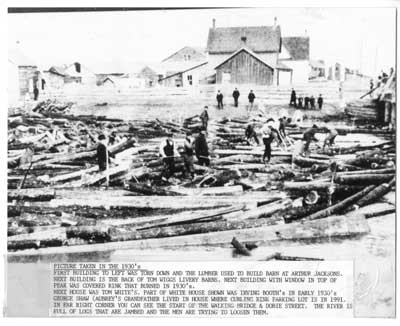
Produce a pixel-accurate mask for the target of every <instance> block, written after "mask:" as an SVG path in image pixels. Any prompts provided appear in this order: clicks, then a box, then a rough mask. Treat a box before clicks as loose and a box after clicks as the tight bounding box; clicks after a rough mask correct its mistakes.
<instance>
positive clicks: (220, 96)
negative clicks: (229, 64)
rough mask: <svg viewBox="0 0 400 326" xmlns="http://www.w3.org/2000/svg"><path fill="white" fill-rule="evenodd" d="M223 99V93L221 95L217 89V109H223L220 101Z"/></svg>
mask: <svg viewBox="0 0 400 326" xmlns="http://www.w3.org/2000/svg"><path fill="white" fill-rule="evenodd" d="M223 99H224V95H222V93H221V91H219V90H218V93H217V105H218V109H223V108H224V103H223V102H222V101H223Z"/></svg>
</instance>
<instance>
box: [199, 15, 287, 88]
mask: <svg viewBox="0 0 400 326" xmlns="http://www.w3.org/2000/svg"><path fill="white" fill-rule="evenodd" d="M281 49H282V38H281V29H280V26H279V25H277V23H276V19H275V22H274V25H273V26H251V27H218V28H217V27H215V20H213V26H212V28H210V30H209V33H208V41H207V53H208V63H209V65H210V67H212V68H214V69H215V70H216V75H217V78H216V82H217V83H224V82H227V81H230V82H233V83H236V84H241V83H255V84H258V83H261V84H262V85H273V84H279V78H278V75H279V74H282V73H288V76H289V78H290V75H291V68H290V67H288V66H286V65H285V64H280V63H279V54H280V52H281ZM257 69H262V70H265V71H268V76H267V77H261V75H262V73H261V71H258V70H257ZM278 72H279V73H278ZM218 76H219V77H218ZM253 77H254V78H255V79H253Z"/></svg>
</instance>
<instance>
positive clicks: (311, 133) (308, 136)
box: [303, 125, 318, 154]
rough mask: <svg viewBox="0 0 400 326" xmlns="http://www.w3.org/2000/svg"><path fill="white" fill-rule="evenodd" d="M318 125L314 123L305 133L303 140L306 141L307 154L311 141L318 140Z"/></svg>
mask: <svg viewBox="0 0 400 326" xmlns="http://www.w3.org/2000/svg"><path fill="white" fill-rule="evenodd" d="M317 130H318V127H317V126H316V125H313V126H312V127H311V128H308V129H307V130H306V131H305V132H304V134H303V142H304V152H305V153H306V154H307V152H308V148H309V147H310V143H311V142H312V141H318V139H317V138H315V134H316V133H317Z"/></svg>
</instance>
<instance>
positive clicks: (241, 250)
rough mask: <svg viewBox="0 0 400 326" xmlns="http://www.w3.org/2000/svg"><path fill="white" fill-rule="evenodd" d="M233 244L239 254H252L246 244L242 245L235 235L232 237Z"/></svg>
mask: <svg viewBox="0 0 400 326" xmlns="http://www.w3.org/2000/svg"><path fill="white" fill-rule="evenodd" d="M231 244H232V246H234V247H235V249H236V251H237V252H238V253H239V254H241V255H243V256H251V253H250V251H249V250H248V249H247V248H246V247H245V246H244V245H242V244H241V243H240V242H239V241H238V240H237V239H236V238H235V237H233V238H232V241H231Z"/></svg>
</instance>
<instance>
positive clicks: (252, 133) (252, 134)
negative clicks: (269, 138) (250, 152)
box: [245, 123, 260, 145]
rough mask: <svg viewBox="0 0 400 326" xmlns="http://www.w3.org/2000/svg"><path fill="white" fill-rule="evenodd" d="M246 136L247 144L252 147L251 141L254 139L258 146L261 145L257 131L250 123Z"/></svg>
mask: <svg viewBox="0 0 400 326" xmlns="http://www.w3.org/2000/svg"><path fill="white" fill-rule="evenodd" d="M245 136H246V141H247V144H249V145H250V140H251V139H252V138H253V139H254V141H255V142H256V144H257V145H259V144H260V142H259V140H258V138H257V133H256V131H255V128H254V124H252V123H250V124H249V125H248V126H247V128H246V131H245Z"/></svg>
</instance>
